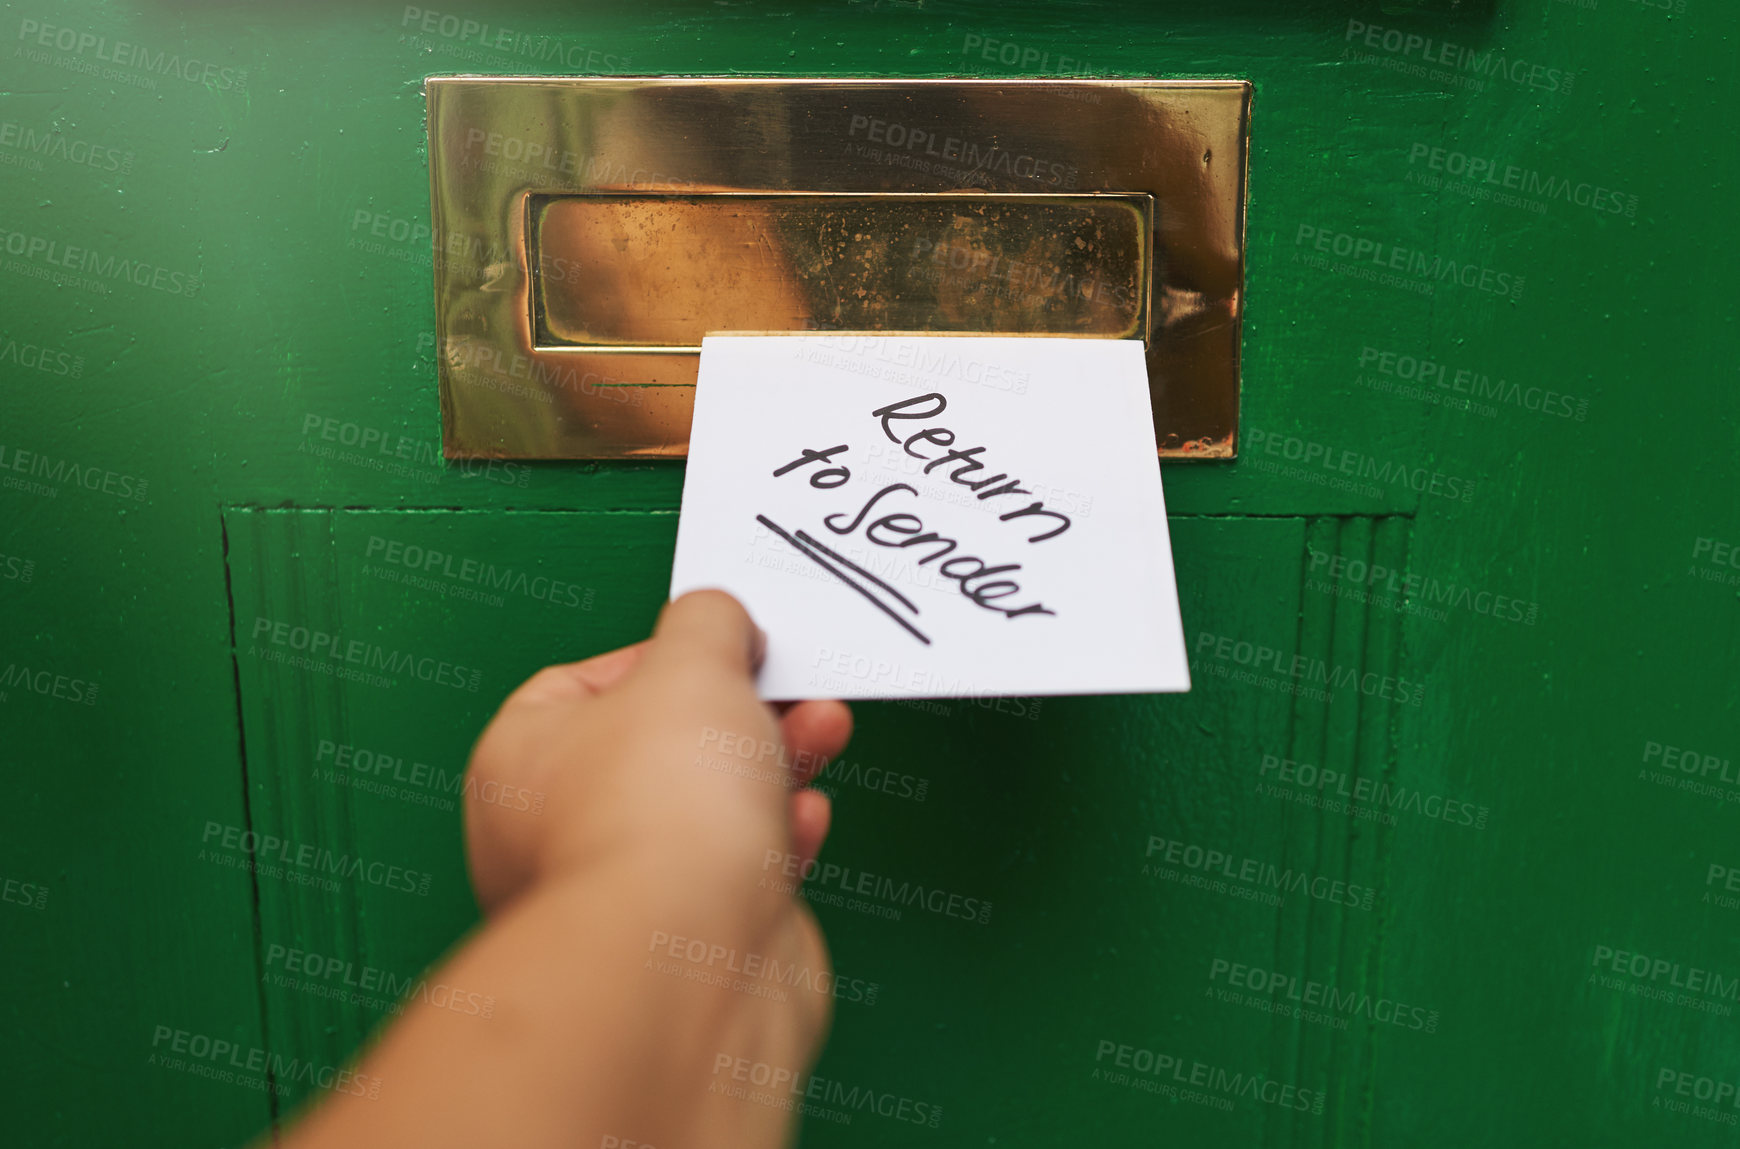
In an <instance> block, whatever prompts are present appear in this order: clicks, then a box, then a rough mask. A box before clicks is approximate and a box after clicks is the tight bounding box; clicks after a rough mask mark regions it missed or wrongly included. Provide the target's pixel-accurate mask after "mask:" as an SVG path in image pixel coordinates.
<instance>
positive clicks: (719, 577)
mask: <svg viewBox="0 0 1740 1149" xmlns="http://www.w3.org/2000/svg"><path fill="white" fill-rule="evenodd" d="M702 587H719V588H722V589H724V590H727V591H730V592H731V593H732V594H734V595H736V596H737V598H738V599H739V600H741V601H742V602H743V604H744V605H745V606H746V607H748V608H749V612H750V614H751V615H753V616H754V618H755V620H756V622H758V623H759V624H760V625H761V627H762V628H763V629H764V630H765V631H766V632H767V635H768V654H767V661H766V663H765V665H764V666H763V667H762V671H761V676H760V679H759V683H758V685H759V688H760V691H761V695H762V697H763V698H767V699H776V700H792V699H803V698H915V697H918V698H923V697H929V698H963V697H966V698H972V697H986V696H1010V695H1041V694H1127V693H1138V692H1149V691H1182V690H1189V689H1190V672H1189V666H1188V663H1187V660H1186V657H1185V650H1184V631H1183V627H1182V625H1181V624H1180V621H1179V616H1178V593H1177V587H1176V584H1175V578H1174V574H1173V569H1172V547H1171V542H1170V540H1169V538H1168V537H1167V530H1166V503H1165V498H1164V496H1163V495H1162V493H1161V489H1160V465H1159V460H1158V459H1157V457H1156V453H1155V442H1154V424H1153V416H1152V413H1151V409H1150V406H1149V401H1148V379H1147V367H1146V364H1145V362H1144V359H1143V354H1142V345H1141V344H1140V343H1139V342H1136V341H1133V340H1109V339H1053V338H1001V337H998V338H992V337H977V336H974V337H965V336H962V337H956V336H866V335H842V336H818V335H761V336H708V337H707V338H706V340H705V341H704V342H703V344H702V350H701V370H700V380H699V383H698V385H697V389H696V392H695V418H694V426H693V430H692V431H691V433H690V438H689V462H688V471H687V473H686V475H685V477H684V482H683V505H682V517H681V519H680V521H679V523H678V526H677V553H676V561H675V564H674V567H673V569H672V572H671V595H672V597H673V598H674V597H676V596H677V595H679V594H682V593H683V592H685V591H689V590H694V589H698V588H702Z"/></svg>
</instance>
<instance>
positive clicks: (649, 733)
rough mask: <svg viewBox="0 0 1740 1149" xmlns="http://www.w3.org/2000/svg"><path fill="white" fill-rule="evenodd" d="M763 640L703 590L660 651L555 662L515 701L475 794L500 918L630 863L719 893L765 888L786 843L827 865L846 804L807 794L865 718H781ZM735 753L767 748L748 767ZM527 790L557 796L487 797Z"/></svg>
mask: <svg viewBox="0 0 1740 1149" xmlns="http://www.w3.org/2000/svg"><path fill="white" fill-rule="evenodd" d="M762 643H763V638H762V635H761V633H760V631H759V630H758V629H757V628H756V627H755V625H754V623H753V622H751V621H750V618H749V615H748V613H747V612H745V611H744V609H743V607H742V606H741V605H740V604H739V603H738V602H737V600H736V599H734V598H732V597H731V596H730V595H728V594H725V593H724V592H723V591H696V592H694V593H691V594H687V595H684V596H683V597H682V598H680V599H678V600H676V601H675V602H673V603H671V604H669V605H668V606H667V607H666V608H665V610H664V612H663V614H662V615H661V616H660V619H659V623H658V626H657V628H656V630H655V632H654V635H653V637H652V638H650V639H648V640H646V641H645V642H640V643H636V644H635V645H633V646H627V647H623V648H622V649H620V650H614V651H611V652H610V653H608V654H601V655H598V656H597V657H595V658H590V659H587V660H586V661H584V662H576V663H568V664H565V665H558V666H550V667H546V668H545V669H543V670H541V671H539V672H538V673H537V674H535V675H533V676H532V677H531V678H530V679H528V680H527V681H526V682H525V684H524V685H522V686H521V687H520V688H519V689H518V690H516V691H515V692H514V693H513V694H512V695H510V696H509V697H508V699H507V701H506V702H504V703H503V704H502V707H501V709H500V711H498V712H497V714H496V716H495V718H494V719H493V720H492V721H491V722H490V724H489V726H488V727H487V728H486V729H485V730H484V732H483V735H482V737H481V738H480V739H479V740H478V743H477V746H476V748H475V749H474V750H473V752H472V757H471V765H470V776H469V778H468V783H469V784H468V785H467V787H466V794H467V801H466V809H465V832H466V853H467V856H468V859H469V862H470V866H471V875H472V883H473V886H474V888H475V890H476V892H477V897H478V901H479V903H480V904H481V905H482V906H483V907H484V908H485V909H486V910H494V909H497V908H499V907H501V906H503V905H504V904H506V903H507V902H509V901H510V900H512V899H513V898H514V897H516V896H518V895H519V894H520V893H522V892H523V891H524V890H525V889H527V888H528V887H529V886H531V885H533V884H535V883H537V882H540V881H544V880H548V879H549V878H550V877H552V876H553V875H556V874H559V873H563V872H567V871H572V870H573V869H575V868H578V867H584V866H588V865H595V864H597V863H599V862H600V861H603V860H608V859H615V858H633V859H635V860H637V861H638V863H639V864H641V865H643V866H645V867H647V868H648V869H649V870H650V871H651V872H653V873H658V874H664V875H668V876H669V878H670V879H671V880H673V881H679V882H681V883H683V885H684V886H687V887H695V886H699V887H702V888H709V889H710V888H714V887H718V886H720V885H721V884H722V883H723V884H727V885H728V884H730V883H733V882H736V881H737V880H738V879H741V878H742V877H744V876H745V875H747V876H748V880H747V881H746V882H741V883H740V884H741V885H742V887H743V888H745V889H754V888H755V885H756V879H757V876H758V875H759V873H760V870H761V866H762V861H763V858H764V857H765V850H766V849H767V848H769V847H770V846H778V847H780V848H783V849H788V850H789V851H790V852H791V853H793V854H796V855H797V856H798V857H799V858H801V859H803V860H805V861H808V860H809V859H811V858H813V857H814V856H815V855H816V852H817V851H818V850H820V848H821V845H822V841H823V839H824V838H826V836H827V831H828V823H829V819H830V816H831V810H830V806H829V802H828V798H827V797H826V796H825V795H823V794H821V793H819V792H817V791H815V790H808V789H803V787H804V786H806V785H807V784H808V783H809V782H810V781H811V779H812V778H813V777H814V775H815V773H816V771H817V769H818V768H819V766H820V765H821V763H823V762H824V761H825V760H826V759H828V758H832V757H834V756H835V755H837V754H838V753H839V752H840V751H841V750H842V749H843V748H844V747H845V744H846V740H847V739H848V738H849V737H850V735H851V730H852V715H851V711H850V710H848V709H847V707H846V705H845V704H844V703H841V702H833V701H827V702H821V701H809V702H801V703H798V704H797V705H795V706H791V707H790V708H788V709H786V710H785V712H784V713H783V715H780V714H776V712H775V710H774V709H773V708H772V707H770V706H768V705H767V704H765V703H763V702H762V701H760V699H759V698H757V697H756V693H755V684H754V680H753V674H754V671H755V669H756V667H757V666H759V664H760V661H761V656H762ZM721 745H724V746H727V747H732V748H735V747H740V746H753V747H755V748H756V749H755V751H754V752H753V755H752V756H749V757H747V758H745V757H744V756H742V755H739V754H736V753H732V754H726V753H722V752H721V751H720V747H721ZM733 766H736V767H737V768H738V769H737V770H736V771H733V770H732V769H730V767H733ZM746 775H747V776H746ZM492 783H493V784H494V785H493V786H492V785H491V784H492ZM515 788H518V789H519V790H522V791H524V790H529V791H531V792H534V793H542V794H543V795H545V805H544V807H543V809H542V812H541V814H540V815H538V816H536V817H527V816H526V814H525V812H524V811H521V810H517V809H514V808H512V807H510V806H506V805H500V804H496V803H492V802H487V801H484V800H482V799H481V797H480V795H481V794H484V793H498V792H514V790H515ZM721 892H722V891H721Z"/></svg>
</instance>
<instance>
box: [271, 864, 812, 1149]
mask: <svg viewBox="0 0 1740 1149" xmlns="http://www.w3.org/2000/svg"><path fill="white" fill-rule="evenodd" d="M669 889H671V876H669V875H656V874H653V873H651V872H650V871H649V869H648V868H647V867H646V866H644V865H640V864H638V863H637V861H635V860H629V859H624V860H623V861H621V862H619V863H616V864H615V865H614V867H611V866H601V867H595V868H592V869H590V870H588V871H587V872H585V873H583V874H579V875H574V876H569V877H565V878H561V879H556V880H552V881H550V882H548V883H546V884H545V885H543V886H541V887H538V888H536V889H534V890H532V891H530V892H529V893H528V894H527V895H526V896H524V897H523V898H521V899H520V900H519V901H518V902H516V903H515V904H513V905H512V906H510V907H508V908H506V909H505V910H504V911H503V912H502V913H501V914H499V915H498V916H497V917H496V918H494V919H492V920H491V921H490V922H489V923H488V924H487V925H486V926H485V927H484V928H483V929H482V930H481V931H480V932H479V933H477V934H476V935H474V936H473V937H472V938H471V939H470V940H469V941H467V942H466V943H465V944H464V945H463V946H462V947H461V948H460V950H459V951H458V952H457V953H456V954H455V955H454V956H453V957H452V958H451V959H449V960H448V961H447V962H446V963H445V964H444V965H443V966H442V967H441V968H440V969H439V970H438V971H434V972H432V973H431V974H430V975H429V979H428V980H429V981H430V982H431V983H435V982H441V983H443V984H445V985H450V986H457V987H462V988H463V989H464V990H466V991H469V992H472V993H478V994H482V995H486V996H489V997H493V998H494V1002H493V1009H492V1011H491V1016H489V1017H487V1018H485V1017H481V1016H478V1015H476V1014H466V1013H459V1012H455V1011H453V1010H451V1009H444V1008H441V1007H439V1006H436V1005H433V1004H431V1003H430V1002H428V1001H421V1000H420V1001H417V1002H416V1003H415V1004H413V1005H412V1006H411V1007H409V1008H408V1009H407V1010H406V1012H405V1014H404V1016H403V1017H402V1018H401V1019H400V1020H399V1021H397V1022H396V1023H395V1024H394V1025H393V1026H392V1027H391V1028H390V1029H389V1030H388V1031H387V1033H386V1034H385V1036H384V1037H382V1038H381V1040H380V1042H379V1044H378V1045H377V1046H376V1047H375V1048H373V1049H372V1050H371V1051H370V1052H369V1053H368V1054H367V1055H366V1056H365V1058H364V1059H363V1062H362V1064H361V1066H360V1069H361V1071H362V1072H364V1073H367V1074H368V1075H369V1076H370V1077H371V1078H372V1079H374V1080H376V1081H378V1082H379V1083H380V1089H379V1090H378V1093H377V1095H376V1096H375V1097H374V1098H372V1099H371V1098H368V1097H359V1096H349V1095H344V1094H338V1095H334V1096H332V1097H331V1098H330V1099H329V1100H328V1101H327V1102H326V1104H325V1106H324V1107H323V1108H322V1109H320V1110H319V1111H317V1112H315V1113H313V1114H311V1115H309V1116H308V1118H307V1119H306V1120H305V1121H304V1122H303V1123H302V1124H301V1125H300V1126H298V1127H297V1128H296V1129H295V1130H294V1131H293V1133H292V1135H291V1136H290V1138H289V1139H288V1142H289V1145H290V1146H291V1147H292V1149H353V1147H354V1149H365V1147H366V1149H375V1147H377V1146H380V1145H384V1144H404V1145H416V1146H419V1149H442V1147H444V1146H453V1147H455V1149H460V1147H463V1149H475V1147H476V1146H479V1145H492V1144H495V1145H514V1146H516V1147H523V1149H541V1147H543V1146H549V1147H551V1149H555V1147H557V1146H561V1147H563V1149H572V1147H574V1146H595V1145H600V1144H602V1143H604V1141H605V1138H607V1137H616V1138H620V1139H621V1140H622V1141H634V1142H641V1143H643V1144H650V1145H654V1146H658V1147H659V1149H666V1147H680V1146H684V1145H695V1146H700V1145H706V1146H745V1147H747V1146H755V1147H756V1149H766V1147H769V1146H774V1145H778V1144H781V1143H782V1141H783V1139H784V1136H785V1130H786V1127H787V1116H786V1114H785V1113H784V1112H783V1110H781V1109H779V1108H776V1107H769V1106H764V1105H757V1104H750V1103H747V1102H745V1101H742V1100H735V1099H729V1098H727V1097H725V1096H723V1095H722V1093H718V1092H709V1085H710V1084H713V1083H714V1082H715V1081H728V1078H725V1079H720V1078H717V1077H716V1076H715V1074H716V1059H718V1058H719V1057H720V1056H721V1055H724V1054H729V1055H730V1056H731V1057H733V1058H737V1057H748V1058H751V1059H753V1060H758V1061H766V1062H768V1063H770V1064H774V1065H782V1066H790V1064H791V1062H792V1060H793V1059H795V1058H797V1057H799V1056H801V1055H800V1053H799V1051H798V1050H796V1049H782V1048H778V1045H779V1044H780V1043H781V1042H782V1041H783V1042H785V1043H786V1044H790V1042H789V1039H785V1038H781V1037H779V1036H776V1035H778V1034H782V1033H785V1032H787V1030H788V1029H789V1027H785V1026H772V1025H769V1024H766V1022H767V1021H768V1020H769V1018H768V1014H767V1011H770V1010H776V1009H779V1008H781V1006H780V1004H779V1003H777V1002H772V1001H766V1000H760V999H752V998H745V997H744V996H742V995H740V994H735V993H732V992H730V991H729V990H727V989H724V988H720V987H716V986H713V985H708V984H705V983H703V982H700V981H693V980H686V979H684V978H682V977H673V976H667V975H665V974H662V973H660V972H659V971H657V970H655V969H652V968H649V966H650V965H651V964H652V963H653V962H654V961H656V960H657V957H658V955H657V954H656V953H655V952H654V950H655V949H657V948H659V947H657V946H655V939H658V938H660V937H676V936H681V937H688V938H694V939H700V940H705V941H706V942H707V944H708V945H709V946H710V947H711V946H713V945H723V946H728V947H731V948H735V949H739V950H740V952H754V951H755V950H757V949H758V948H760V947H761V946H763V945H764V943H765V942H766V940H767V939H763V938H757V937H755V936H754V932H755V931H754V930H753V929H752V928H749V927H746V925H745V919H746V917H755V916H759V915H745V914H744V913H743V912H742V911H741V909H740V908H737V907H736V906H734V905H733V903H732V902H731V900H729V899H722V898H712V899H707V898H696V897H693V896H689V897H685V898H681V899H673V898H672V897H671V896H669V895H668V894H665V893H663V891H667V890H669ZM794 1068H797V1069H800V1070H801V1069H803V1068H807V1067H804V1066H796V1067H794Z"/></svg>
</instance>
